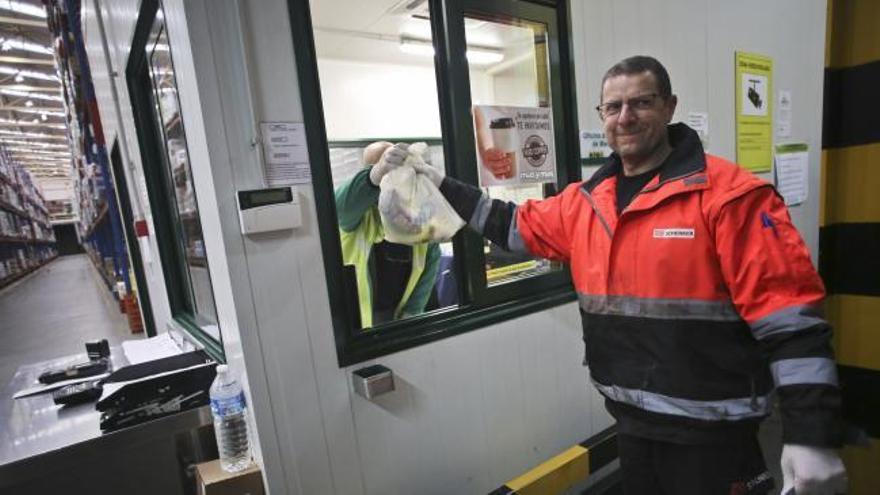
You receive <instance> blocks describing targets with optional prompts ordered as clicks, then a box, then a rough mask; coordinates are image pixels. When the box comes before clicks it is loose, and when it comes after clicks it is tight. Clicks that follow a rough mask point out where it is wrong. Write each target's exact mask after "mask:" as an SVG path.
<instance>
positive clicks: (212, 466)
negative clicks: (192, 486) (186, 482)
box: [196, 460, 264, 495]
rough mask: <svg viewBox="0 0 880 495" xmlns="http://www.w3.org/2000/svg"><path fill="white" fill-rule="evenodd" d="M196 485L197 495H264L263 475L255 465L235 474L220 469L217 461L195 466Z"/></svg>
mask: <svg viewBox="0 0 880 495" xmlns="http://www.w3.org/2000/svg"><path fill="white" fill-rule="evenodd" d="M196 485H197V489H198V494H199V495H264V491H263V475H262V472H261V471H260V468H259V466H257V465H256V464H251V466H250V467H249V468H247V469H245V470H244V471H239V472H237V473H227V472H226V471H224V470H223V469H221V468H220V461H219V460H213V461H209V462H203V463H201V464H197V465H196Z"/></svg>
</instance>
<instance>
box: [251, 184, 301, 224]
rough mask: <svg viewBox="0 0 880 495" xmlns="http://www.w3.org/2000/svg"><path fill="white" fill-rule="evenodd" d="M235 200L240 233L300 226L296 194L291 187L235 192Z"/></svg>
mask: <svg viewBox="0 0 880 495" xmlns="http://www.w3.org/2000/svg"><path fill="white" fill-rule="evenodd" d="M236 200H237V201H238V219H239V222H240V223H241V233H242V234H245V235H248V234H259V233H263V232H275V231H279V230H291V229H295V228H297V227H299V226H300V225H302V213H301V211H300V205H299V197H297V195H296V193H294V191H293V189H292V188H290V187H275V188H267V189H253V190H248V191H238V194H236Z"/></svg>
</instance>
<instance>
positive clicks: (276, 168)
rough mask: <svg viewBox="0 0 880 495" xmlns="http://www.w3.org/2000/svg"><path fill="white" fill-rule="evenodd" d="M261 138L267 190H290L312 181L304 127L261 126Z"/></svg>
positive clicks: (290, 123) (288, 123)
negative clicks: (282, 188)
mask: <svg viewBox="0 0 880 495" xmlns="http://www.w3.org/2000/svg"><path fill="white" fill-rule="evenodd" d="M260 134H261V137H262V141H263V156H264V158H265V162H266V184H267V185H268V186H270V187H278V186H292V185H295V184H308V183H310V182H311V181H312V170H311V168H310V166H309V151H308V147H307V146H306V128H305V125H304V124H303V123H301V122H260Z"/></svg>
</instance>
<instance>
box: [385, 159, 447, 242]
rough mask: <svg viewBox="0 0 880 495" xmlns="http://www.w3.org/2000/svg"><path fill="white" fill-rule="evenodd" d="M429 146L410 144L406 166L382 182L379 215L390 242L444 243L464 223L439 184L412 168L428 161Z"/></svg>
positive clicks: (396, 170) (397, 169)
mask: <svg viewBox="0 0 880 495" xmlns="http://www.w3.org/2000/svg"><path fill="white" fill-rule="evenodd" d="M427 148H428V145H427V144H425V143H415V144H412V145H410V146H409V148H408V151H409V156H408V157H407V159H406V161H405V162H403V165H401V166H400V167H398V168H396V169H394V170H392V171H391V172H388V173H387V174H385V176H384V177H383V178H382V182H381V183H380V184H379V216H380V218H381V219H382V227H383V228H384V229H385V239H386V240H387V241H389V242H396V243H398V244H410V245H412V244H420V243H423V242H429V241H433V242H441V241H445V240H447V239H449V238H451V237H452V236H453V235H455V233H456V232H458V230H459V229H460V228H462V227H463V226H464V221H463V220H462V219H461V218H460V217H459V216H458V214H457V213H455V210H454V209H452V206H450V205H449V203H448V202H447V201H446V198H444V197H443V195H442V194H441V193H440V190H438V189H437V186H435V185H434V183H433V182H431V180H430V179H429V178H427V177H425V176H424V175H422V174H419V173H418V172H416V169H415V168H413V163H416V164H423V163H425V161H424V159H422V154H423V153H424V152H425V150H426V149H427Z"/></svg>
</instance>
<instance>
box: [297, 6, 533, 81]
mask: <svg viewBox="0 0 880 495" xmlns="http://www.w3.org/2000/svg"><path fill="white" fill-rule="evenodd" d="M311 14H312V25H313V28H314V31H315V49H316V51H317V55H318V58H319V59H320V58H328V59H342V60H355V61H361V62H383V63H394V64H404V65H408V64H412V65H432V64H433V59H432V58H431V57H426V56H419V55H410V54H406V53H403V52H401V51H400V40H401V39H402V38H406V39H417V40H426V41H430V40H431V26H430V21H429V20H428V17H429V13H428V1H427V0H370V1H363V0H312V1H311ZM517 31H521V30H511V29H510V27H509V26H505V25H502V24H497V23H490V22H483V21H477V20H470V19H466V22H465V32H466V36H467V43H468V46H471V47H487V48H495V49H499V50H503V51H505V52H508V53H509V52H510V51H511V50H512V49H516V48H517V47H516V45H521V44H522V43H523V37H522V35H521V33H517ZM526 42H527V43H528V44H529V45H531V44H532V40H531V39H529V40H526ZM529 48H531V47H529ZM480 68H481V69H486V68H488V67H486V66H483V67H480Z"/></svg>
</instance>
